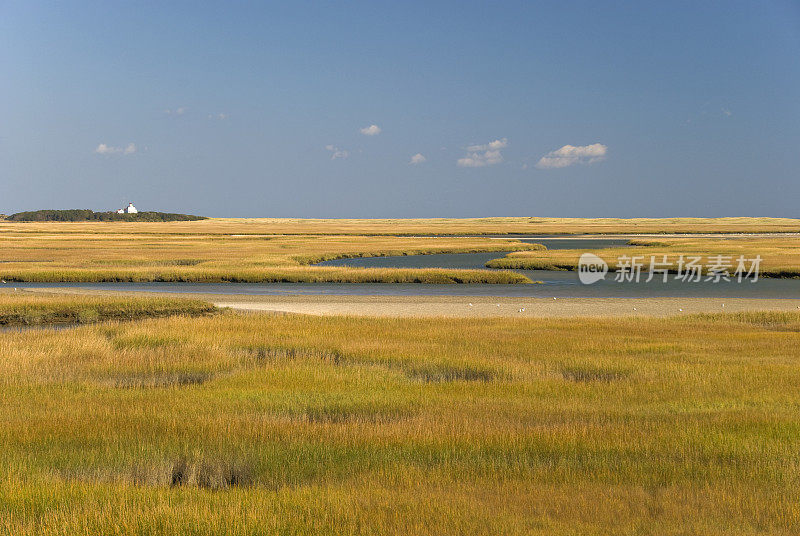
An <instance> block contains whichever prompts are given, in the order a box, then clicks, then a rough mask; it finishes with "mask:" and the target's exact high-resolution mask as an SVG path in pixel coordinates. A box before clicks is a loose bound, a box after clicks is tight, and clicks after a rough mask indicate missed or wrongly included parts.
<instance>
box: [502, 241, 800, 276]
mask: <svg viewBox="0 0 800 536" xmlns="http://www.w3.org/2000/svg"><path fill="white" fill-rule="evenodd" d="M632 244H634V245H635V246H634V247H626V248H609V249H603V250H598V251H595V253H596V254H597V255H598V256H599V257H601V258H602V259H604V260H605V261H606V262H607V263H608V264H609V266H610V267H611V268H612V269H615V268H617V267H618V262H617V260H618V259H619V258H620V257H621V256H627V257H634V256H638V257H640V258H641V259H640V261H642V260H643V262H645V264H648V263H649V262H650V258H651V257H653V256H654V257H655V258H656V262H660V261H662V260H663V258H664V256H665V255H666V256H667V262H668V263H669V267H670V269H671V270H672V271H675V270H677V268H678V265H677V261H678V259H679V258H680V255H684V257H685V258H688V257H689V256H697V257H700V258H701V259H702V260H701V264H702V265H704V266H706V267H707V266H709V265H710V264H712V262H710V261H712V260H713V257H716V256H718V255H722V256H727V257H729V259H728V260H730V261H731V262H732V263H733V265H734V266H735V265H736V259H738V258H739V256H744V258H745V259H746V260H749V259H754V258H755V257H756V256H761V258H762V261H761V268H760V273H761V275H763V276H769V277H800V237H797V236H784V237H779V238H749V237H748V238H741V237H737V238H735V239H726V238H721V237H720V238H658V239H653V240H650V239H637V240H634V241H633V242H632ZM581 253H583V251H582V250H552V251H523V252H516V253H510V254H509V255H507V256H506V257H504V258H502V259H496V260H493V261H490V262H489V263H488V265H489V266H491V267H493V268H509V269H510V268H517V269H528V270H534V269H564V270H574V269H576V267H577V265H578V258H579V257H580V255H581ZM747 265H748V266H749V263H747ZM665 266H666V265H665ZM648 267H649V266H648ZM646 268H647V267H646Z"/></svg>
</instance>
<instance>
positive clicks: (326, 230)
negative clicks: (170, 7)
mask: <svg viewBox="0 0 800 536" xmlns="http://www.w3.org/2000/svg"><path fill="white" fill-rule="evenodd" d="M4 232H25V233H91V234H106V233H111V234H119V233H135V234H143V233H146V234H156V235H158V234H180V233H186V234H199V235H208V234H219V235H230V234H249V235H254V234H264V235H276V234H277V235H285V234H294V235H437V234H438V235H450V234H456V235H458V234H507V233H527V234H561V233H567V234H579V233H604V234H607V233H612V234H613V233H624V234H630V233H770V232H773V233H789V232H791V233H797V232H800V220H798V219H792V218H633V219H623V218H536V217H516V218H459V219H456V218H427V219H335V220H330V219H329V220H324V219H297V218H210V219H207V220H202V221H196V222H161V223H147V222H137V223H125V222H113V223H91V222H86V223H35V222H31V223H13V222H7V221H0V233H4Z"/></svg>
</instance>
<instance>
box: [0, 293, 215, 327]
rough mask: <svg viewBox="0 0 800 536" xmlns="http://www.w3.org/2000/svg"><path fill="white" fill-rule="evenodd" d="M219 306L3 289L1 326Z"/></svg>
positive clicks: (196, 311) (187, 312)
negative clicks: (44, 293) (54, 294)
mask: <svg viewBox="0 0 800 536" xmlns="http://www.w3.org/2000/svg"><path fill="white" fill-rule="evenodd" d="M214 311H216V308H215V307H214V306H213V305H212V304H210V303H207V302H203V301H200V300H191V299H181V298H139V297H136V298H97V297H90V296H48V295H37V294H30V293H22V292H14V293H11V292H0V326H38V325H49V324H89V323H93V322H100V321H103V320H136V319H142V318H154V317H164V316H171V315H207V314H211V313H213V312H214Z"/></svg>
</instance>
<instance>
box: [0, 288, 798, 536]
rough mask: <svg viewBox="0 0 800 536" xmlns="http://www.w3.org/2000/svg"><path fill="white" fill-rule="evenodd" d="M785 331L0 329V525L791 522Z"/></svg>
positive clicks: (744, 317)
mask: <svg viewBox="0 0 800 536" xmlns="http://www.w3.org/2000/svg"><path fill="white" fill-rule="evenodd" d="M56 302H57V300H56ZM54 303H55V302H54ZM798 326H800V314H794V313H737V314H730V315H725V314H714V315H693V316H686V317H675V318H666V319H663V318H652V319H650V318H627V319H582V320H570V319H394V318H383V319H375V318H346V317H310V316H294V315H283V316H271V315H259V314H248V315H240V314H235V313H231V312H225V313H222V314H216V315H212V316H200V317H196V318H189V317H186V316H171V317H165V318H154V319H144V320H140V321H137V322H134V323H130V322H121V321H113V322H104V323H97V324H92V325H87V326H83V327H78V328H76V329H72V330H69V331H61V332H55V331H41V330H39V331H35V332H21V333H3V334H0V400H2V403H0V422H2V423H3V426H0V444H2V445H3V449H2V450H0V483H2V484H0V533H3V534H5V533H7V534H14V535H22V536H28V535H33V534H37V535H39V534H41V535H45V536H51V535H62V534H64V535H66V534H76V533H77V534H122V533H134V534H209V535H210V534H235V535H244V534H260V533H292V534H311V533H327V534H356V533H359V534H409V533H414V534H430V535H432V534H437V535H439V534H465V533H468V534H542V535H544V534H576V533H581V534H625V535H634V534H736V535H741V534H787V535H788V534H794V533H797V532H798V531H800V506H798V502H797V499H796V489H797V486H798V485H800V463H798V460H800V447H798V443H797V441H796V438H797V436H798V434H799V433H800V421H798V414H797V400H796V398H797V397H796V395H795V392H796V386H797V385H798V383H800V363H798V360H797V348H798V347H800V333H799V332H797V331H795V328H797V327H798Z"/></svg>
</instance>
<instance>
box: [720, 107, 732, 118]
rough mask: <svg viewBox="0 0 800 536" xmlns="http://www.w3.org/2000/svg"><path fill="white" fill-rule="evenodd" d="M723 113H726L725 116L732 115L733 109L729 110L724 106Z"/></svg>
mask: <svg viewBox="0 0 800 536" xmlns="http://www.w3.org/2000/svg"><path fill="white" fill-rule="evenodd" d="M722 113H723V114H725V117H730V116H732V115H733V112H731V111H730V110H728V109H727V108H723V109H722Z"/></svg>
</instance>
